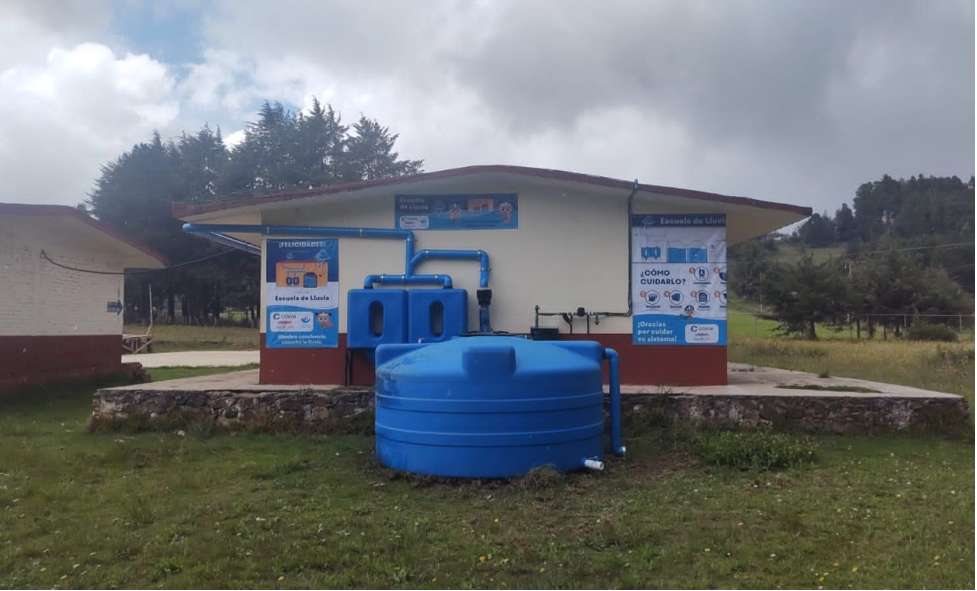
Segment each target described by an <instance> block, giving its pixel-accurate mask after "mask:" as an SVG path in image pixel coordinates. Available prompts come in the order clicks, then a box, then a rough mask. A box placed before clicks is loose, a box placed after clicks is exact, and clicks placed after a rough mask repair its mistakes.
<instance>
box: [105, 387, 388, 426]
mask: <svg viewBox="0 0 977 591" xmlns="http://www.w3.org/2000/svg"><path fill="white" fill-rule="evenodd" d="M372 408H373V391H372V390H355V389H351V390H332V391H328V392H322V391H312V390H290V391H267V392H261V391H258V392H241V391H221V390H210V391H180V390H153V389H152V384H146V386H145V387H144V388H140V389H131V388H106V389H103V390H99V391H98V392H96V393H95V396H94V397H93V398H92V419H93V420H94V421H96V422H98V421H102V422H105V421H123V420H127V419H131V418H144V419H147V420H148V421H150V422H153V423H156V424H158V425H161V426H167V425H174V424H176V423H175V422H173V421H170V420H168V419H173V418H175V417H187V416H193V417H197V418H207V417H209V418H210V419H212V420H213V421H214V423H215V424H216V425H218V426H221V427H236V426H249V425H269V424H271V423H280V424H283V425H288V426H292V427H299V428H308V429H309V430H317V429H319V428H321V427H323V426H325V425H327V424H330V423H332V422H334V421H335V420H336V419H343V418H348V417H352V416H355V415H358V414H360V413H362V412H363V411H365V410H369V409H372Z"/></svg>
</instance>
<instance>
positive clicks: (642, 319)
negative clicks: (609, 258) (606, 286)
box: [631, 214, 726, 345]
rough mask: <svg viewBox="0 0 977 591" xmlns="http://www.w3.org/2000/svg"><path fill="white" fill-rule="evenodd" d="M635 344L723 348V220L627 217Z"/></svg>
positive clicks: (718, 217) (712, 216)
mask: <svg viewBox="0 0 977 591" xmlns="http://www.w3.org/2000/svg"><path fill="white" fill-rule="evenodd" d="M631 248H632V252H631V261H632V263H631V264H632V268H631V271H632V272H631V277H632V280H631V281H632V284H631V297H632V302H633V304H634V311H633V316H632V321H633V323H634V325H633V330H632V335H633V336H632V339H633V342H634V344H636V345H725V344H726V216H725V215H723V214H649V215H634V216H632V218H631Z"/></svg>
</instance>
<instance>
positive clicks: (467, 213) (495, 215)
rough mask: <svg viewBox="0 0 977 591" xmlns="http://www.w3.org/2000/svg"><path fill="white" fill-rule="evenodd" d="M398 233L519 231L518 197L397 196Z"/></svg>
mask: <svg viewBox="0 0 977 591" xmlns="http://www.w3.org/2000/svg"><path fill="white" fill-rule="evenodd" d="M394 201H395V209H396V211H395V224H396V227H397V229H399V230H510V229H515V228H518V227H519V199H518V195H516V194H515V193H483V194H478V195H472V194H464V195H396V196H395V197H394Z"/></svg>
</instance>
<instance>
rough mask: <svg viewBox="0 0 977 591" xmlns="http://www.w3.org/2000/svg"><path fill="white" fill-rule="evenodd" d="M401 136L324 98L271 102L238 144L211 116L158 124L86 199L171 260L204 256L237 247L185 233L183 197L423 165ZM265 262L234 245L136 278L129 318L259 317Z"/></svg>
mask: <svg viewBox="0 0 977 591" xmlns="http://www.w3.org/2000/svg"><path fill="white" fill-rule="evenodd" d="M397 139H398V135H397V134H394V133H391V131H390V130H389V128H387V127H385V126H383V125H381V124H380V123H379V122H378V121H376V120H375V119H370V118H368V117H366V116H364V115H361V116H360V118H359V119H358V120H357V121H356V122H354V123H353V124H352V125H346V124H344V123H343V122H342V118H341V116H340V114H339V113H337V112H336V111H334V110H333V109H332V107H331V106H329V105H323V104H321V103H320V102H319V101H318V100H317V99H313V101H312V105H311V107H310V108H309V109H308V110H307V111H301V112H293V111H291V110H289V109H287V108H285V107H284V106H283V105H282V104H281V103H278V102H265V103H264V104H263V106H262V107H261V109H260V111H259V113H258V117H257V120H256V121H254V122H251V123H248V124H247V126H246V127H245V130H244V139H243V140H242V141H241V142H240V143H239V144H238V145H236V146H233V147H228V145H227V143H226V142H225V141H224V138H223V137H222V134H221V130H220V129H219V128H218V129H216V130H212V129H211V128H210V127H208V126H206V125H205V126H204V127H203V128H201V129H200V130H199V131H197V132H196V133H193V134H187V133H183V134H182V135H181V136H180V137H179V138H178V139H175V140H164V139H163V138H162V137H161V136H160V134H159V133H158V132H154V133H153V135H152V137H150V138H149V140H148V141H146V142H141V143H139V144H136V145H135V146H133V147H132V149H130V150H127V151H126V152H124V153H123V154H121V155H120V156H119V157H118V158H116V159H115V160H113V161H111V162H109V163H107V164H106V165H104V166H103V167H102V169H101V174H100V175H99V177H98V179H97V180H96V181H95V187H94V189H93V190H92V191H91V193H90V194H89V196H88V197H89V198H88V199H87V200H86V201H85V202H83V203H81V204H79V208H80V209H83V210H84V211H86V212H88V213H90V214H92V215H94V216H95V217H97V218H99V219H100V220H101V221H103V222H105V223H107V224H109V225H111V226H113V227H115V228H117V229H118V230H120V231H121V232H122V233H123V234H126V235H128V236H131V237H132V238H134V239H136V240H139V241H140V242H142V243H144V244H146V245H147V246H149V247H150V248H152V249H154V250H156V251H157V252H160V253H162V254H163V255H165V256H166V257H167V258H168V259H169V260H170V262H171V263H179V262H184V261H191V260H197V259H200V258H205V257H207V256H210V255H214V254H218V253H221V252H223V251H225V250H227V248H226V247H223V246H220V245H216V244H214V243H212V242H210V241H208V240H205V239H202V238H199V237H196V236H192V235H189V234H186V233H185V232H183V231H182V228H181V227H182V222H180V221H179V220H176V219H175V218H173V216H172V213H171V206H172V204H173V202H174V201H183V202H190V203H206V202H211V201H216V200H220V199H236V198H240V197H248V196H254V195H263V194H268V193H275V192H281V191H289V190H295V189H311V188H318V187H326V186H329V185H334V184H339V183H347V182H356V181H364V180H373V179H379V178H385V177H391V176H400V175H405V174H413V173H417V172H420V171H421V170H422V166H423V161H421V160H407V159H402V158H400V155H399V154H398V153H397V151H396V150H395V144H396V142H397ZM259 264H260V261H259V259H258V257H255V256H253V255H249V254H246V253H243V252H240V251H231V252H228V253H227V254H224V255H221V256H219V257H216V258H214V259H211V260H208V261H205V262H203V263H200V264H196V265H190V266H186V267H181V268H177V269H170V270H167V271H162V272H159V273H149V274H145V275H139V276H133V277H128V278H127V280H126V282H125V301H126V308H125V317H126V321H127V322H133V321H142V322H148V321H149V318H150V314H152V313H154V311H155V313H156V315H157V316H158V317H159V318H158V320H159V321H163V322H168V323H174V322H182V323H185V324H216V323H220V322H221V318H222V313H223V312H224V311H225V310H226V309H228V308H233V309H235V310H238V311H242V312H244V313H245V315H246V319H247V322H248V323H250V324H252V325H256V323H257V314H258V309H259V298H260V286H259V285H258V281H257V277H259V276H260V275H259ZM150 288H151V289H150ZM150 291H152V294H153V298H152V299H153V301H152V302H150V300H149V293H150ZM178 304H179V305H178ZM177 308H179V314H177Z"/></svg>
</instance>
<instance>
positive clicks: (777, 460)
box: [692, 429, 817, 470]
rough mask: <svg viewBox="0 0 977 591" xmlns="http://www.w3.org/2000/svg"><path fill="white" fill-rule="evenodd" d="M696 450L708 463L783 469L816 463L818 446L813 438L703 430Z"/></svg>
mask: <svg viewBox="0 0 977 591" xmlns="http://www.w3.org/2000/svg"><path fill="white" fill-rule="evenodd" d="M692 449H693V451H695V454H696V455H697V456H699V457H700V458H702V459H703V460H704V461H705V462H707V463H710V464H715V465H717V466H729V467H731V468H738V469H740V470H751V469H754V470H781V469H786V468H798V467H801V466H804V465H807V464H811V463H812V462H814V460H815V457H816V455H815V454H816V452H817V444H816V443H814V441H812V440H811V439H808V438H802V437H794V436H791V435H787V434H785V433H774V432H772V431H771V430H769V429H761V430H758V431H702V432H700V433H698V434H697V435H696V436H695V437H693V439H692Z"/></svg>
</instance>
